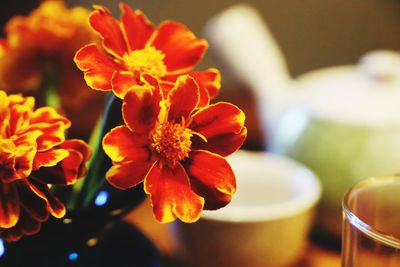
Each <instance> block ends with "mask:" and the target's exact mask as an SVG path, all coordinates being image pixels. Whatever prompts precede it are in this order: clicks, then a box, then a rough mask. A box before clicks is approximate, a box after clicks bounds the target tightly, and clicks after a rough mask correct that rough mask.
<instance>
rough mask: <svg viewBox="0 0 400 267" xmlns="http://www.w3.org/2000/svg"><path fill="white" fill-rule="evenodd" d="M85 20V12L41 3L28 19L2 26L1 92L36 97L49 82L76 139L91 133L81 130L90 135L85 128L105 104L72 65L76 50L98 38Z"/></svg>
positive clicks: (0, 48)
mask: <svg viewBox="0 0 400 267" xmlns="http://www.w3.org/2000/svg"><path fill="white" fill-rule="evenodd" d="M88 16H89V11H88V10H87V9H85V8H82V7H73V8H67V7H66V6H65V4H64V1H60V0H58V1H44V2H43V3H42V4H41V5H40V6H39V7H38V8H37V9H35V10H34V11H32V12H31V13H30V14H29V15H28V16H15V17H13V18H12V19H11V20H10V21H9V22H8V23H7V25H6V27H5V33H6V38H5V39H0V88H2V89H4V90H5V91H7V92H8V93H19V92H24V94H30V95H35V96H39V95H40V94H42V93H43V92H42V91H40V89H45V88H43V87H45V86H46V84H45V83H47V84H49V78H50V79H52V80H51V86H53V87H54V89H56V90H57V93H58V95H59V96H60V102H61V107H62V109H63V111H64V112H65V113H66V114H67V116H68V118H70V119H71V120H72V121H73V127H72V128H71V129H70V134H71V131H72V132H73V133H72V134H73V135H80V136H81V135H88V134H89V133H88V132H84V133H82V131H83V130H82V129H85V130H86V129H87V130H86V131H90V130H91V129H90V127H88V125H89V126H91V124H94V123H92V121H93V122H94V121H95V120H96V119H97V117H98V115H99V114H100V112H101V107H102V101H103V96H101V95H99V94H95V93H94V92H93V91H92V90H89V88H88V87H87V85H86V83H85V81H84V80H83V79H82V72H81V71H80V70H79V69H78V68H76V65H75V63H74V61H73V57H74V55H75V53H76V51H77V50H78V49H79V48H80V47H82V46H83V45H85V44H87V43H88V42H93V41H95V40H97V39H98V37H97V36H96V35H95V33H93V32H92V30H91V29H90V27H89V25H88V24H87V19H88ZM47 86H48V85H47ZM41 97H42V96H41ZM42 98H43V97H42Z"/></svg>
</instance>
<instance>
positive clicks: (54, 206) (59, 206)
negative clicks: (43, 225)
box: [30, 182, 66, 219]
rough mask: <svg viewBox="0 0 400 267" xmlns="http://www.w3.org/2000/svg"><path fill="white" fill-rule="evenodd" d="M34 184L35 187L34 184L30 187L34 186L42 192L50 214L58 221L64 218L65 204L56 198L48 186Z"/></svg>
mask: <svg viewBox="0 0 400 267" xmlns="http://www.w3.org/2000/svg"><path fill="white" fill-rule="evenodd" d="M33 183H34V185H33V184H30V185H31V186H34V187H35V188H36V189H37V190H40V192H42V194H43V195H44V196H45V200H46V204H47V206H46V208H47V210H48V211H49V212H50V214H51V215H53V216H54V217H56V218H58V219H59V218H62V217H64V215H65V213H66V209H65V207H64V204H63V203H62V202H61V201H60V200H59V199H58V198H56V197H55V196H54V194H53V193H52V192H51V191H50V189H49V188H48V187H47V185H46V184H43V183H38V182H33Z"/></svg>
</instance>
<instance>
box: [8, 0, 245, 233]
mask: <svg viewBox="0 0 400 267" xmlns="http://www.w3.org/2000/svg"><path fill="white" fill-rule="evenodd" d="M120 8H121V11H122V14H121V18H120V20H119V21H118V20H117V19H115V18H114V17H113V16H112V15H111V13H110V11H108V10H107V9H106V8H105V7H101V6H95V7H94V11H92V12H91V13H90V14H89V13H88V12H87V11H86V10H85V9H83V8H80V7H77V8H71V9H68V8H66V7H65V6H64V4H63V3H62V2H59V1H48V2H47V1H46V2H43V3H42V4H41V6H40V7H39V8H38V9H37V10H35V11H33V12H32V13H31V14H30V15H28V16H27V17H16V18H13V19H12V20H11V21H10V22H9V24H7V26H6V34H7V36H6V38H5V39H1V40H0V85H1V87H2V89H4V90H6V92H8V93H9V94H7V93H6V92H4V91H0V192H1V194H0V204H1V205H0V233H1V236H2V237H3V238H5V239H6V240H17V239H19V238H20V237H21V236H23V235H30V234H34V233H37V232H38V231H39V229H40V224H41V223H43V222H45V221H46V220H47V219H48V217H49V214H51V215H52V216H54V217H57V218H61V217H63V216H64V215H65V213H66V208H65V207H64V205H63V203H62V202H61V201H60V200H59V199H58V198H57V193H58V192H60V191H58V190H56V189H55V188H56V187H57V186H58V185H71V184H73V183H74V182H75V181H77V179H78V178H79V177H82V176H84V175H85V173H86V167H85V166H86V165H85V164H86V163H87V168H88V171H87V174H86V176H85V177H84V178H83V179H79V181H78V182H77V183H76V184H75V185H74V186H73V187H72V189H71V190H67V191H61V192H63V193H64V194H63V196H64V197H63V199H66V203H65V205H67V208H69V209H71V210H76V209H85V208H88V203H90V201H92V200H93V198H94V197H95V196H96V193H97V192H99V190H100V189H101V188H103V187H104V186H108V185H111V186H113V187H115V188H117V189H118V190H121V191H124V190H127V189H129V188H132V187H136V186H137V185H139V184H143V190H144V192H145V193H146V194H148V195H149V196H150V199H151V204H152V206H153V212H154V215H155V218H156V219H157V220H158V221H160V222H162V223H166V222H171V221H173V220H175V219H176V218H179V219H180V220H182V221H183V222H195V221H197V220H198V219H199V217H200V214H201V211H202V210H203V209H209V210H215V209H219V208H221V207H224V206H225V205H227V204H228V203H229V202H230V201H231V198H232V195H233V194H234V192H235V190H236V182H235V175H234V173H233V171H232V169H231V167H230V166H229V164H228V162H227V161H226V160H225V157H226V156H228V155H230V154H231V153H233V152H235V151H236V150H237V149H239V148H240V146H241V145H242V144H243V142H244V140H245V138H246V134H247V130H246V127H245V126H244V121H245V115H244V113H243V112H242V111H241V110H240V109H239V108H238V107H236V106H235V105H233V104H230V103H227V102H218V103H211V100H212V99H213V98H214V97H215V96H216V95H217V94H218V91H219V90H220V73H219V71H218V70H216V69H212V68H211V69H207V70H200V71H198V70H194V67H195V66H196V65H197V64H198V63H199V61H200V60H201V58H202V57H203V55H204V53H205V50H206V48H207V42H206V40H204V39H200V38H197V37H196V36H195V34H194V33H192V32H191V31H190V30H189V29H188V28H187V27H186V26H184V25H182V24H180V23H177V22H174V21H164V22H162V23H161V24H160V25H159V26H157V27H155V26H154V25H153V24H152V23H151V22H150V21H149V20H148V19H147V18H146V16H145V15H144V14H143V13H142V12H141V11H140V10H134V9H132V8H131V7H129V6H128V5H126V4H124V3H121V4H120ZM55 11H56V12H55ZM54 14H57V16H55V15H54ZM60 14H61V15H60ZM83 18H85V19H83ZM86 18H88V20H89V25H88V26H87V24H86V23H82V21H83V20H86ZM61 44H62V45H61ZM75 52H76V53H75ZM72 60H74V62H75V64H76V66H77V68H76V67H74V68H71V65H70V64H71V63H72V62H73V61H72ZM72 64H73V63H72ZM79 70H80V71H79ZM76 72H78V73H79V75H81V76H79V77H77V76H76ZM82 73H83V75H82ZM54 77H56V79H55V78H54ZM49 81H50V82H49ZM84 82H86V84H87V86H86V84H84ZM82 83H83V84H82ZM88 87H90V88H92V89H94V90H91V89H89V88H88ZM19 90H20V91H19ZM96 91H104V92H96ZM17 92H22V93H24V94H26V95H28V94H31V95H33V96H35V97H36V98H37V99H39V100H40V101H39V105H44V107H40V108H38V109H36V110H35V109H34V101H35V99H34V97H33V96H26V97H24V96H22V95H21V94H15V93H17ZM106 92H108V99H107V101H106V105H105V110H104V113H103V115H102V116H101V120H99V122H98V123H97V126H96V127H94V124H95V119H94V116H98V115H99V110H100V109H99V107H102V106H103V105H102V104H101V102H102V100H103V99H104V98H105V94H106ZM72 98H73V100H72ZM89 103H90V104H89ZM46 105H52V106H53V107H54V108H50V107H46ZM86 108H88V111H87V110H86ZM56 110H57V111H56ZM60 114H65V115H66V116H68V117H69V116H71V120H72V127H73V125H74V123H75V122H77V124H79V125H81V126H82V125H84V124H85V123H86V122H87V126H89V127H88V128H89V129H90V131H93V134H92V136H91V139H90V146H91V148H92V154H93V156H92V158H91V159H90V160H89V155H90V152H89V146H88V145H87V144H86V143H85V142H84V141H82V140H78V139H67V138H66V137H65V133H66V130H67V129H68V128H70V127H71V121H70V120H69V119H67V118H66V117H65V116H63V115H60ZM76 114H79V116H78V117H77V118H75V116H74V115H76ZM82 122H83V123H82ZM77 129H79V127H78V128H77ZM67 134H68V136H69V137H72V138H74V137H75V136H79V134H80V133H78V132H77V131H70V132H68V133H67ZM79 137H82V138H84V139H85V138H86V140H87V132H85V133H83V134H81V136H79ZM50 185H57V186H50ZM69 188H71V187H69ZM128 191H129V190H128ZM65 192H67V193H68V194H67V195H68V197H67V198H65ZM121 205H124V204H121Z"/></svg>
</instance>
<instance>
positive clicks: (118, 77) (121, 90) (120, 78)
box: [111, 71, 137, 99]
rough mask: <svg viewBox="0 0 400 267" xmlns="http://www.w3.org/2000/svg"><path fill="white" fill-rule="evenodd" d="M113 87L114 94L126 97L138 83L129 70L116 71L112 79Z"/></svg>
mask: <svg viewBox="0 0 400 267" xmlns="http://www.w3.org/2000/svg"><path fill="white" fill-rule="evenodd" d="M111 84H112V89H113V92H114V94H115V95H116V96H117V97H119V98H121V99H124V96H125V94H126V93H127V92H128V91H129V90H130V89H132V87H133V86H134V85H137V82H136V77H135V75H134V74H133V73H132V72H129V71H116V72H115V73H114V75H113V77H112V79H111Z"/></svg>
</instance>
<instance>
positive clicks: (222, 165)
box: [184, 151, 236, 210]
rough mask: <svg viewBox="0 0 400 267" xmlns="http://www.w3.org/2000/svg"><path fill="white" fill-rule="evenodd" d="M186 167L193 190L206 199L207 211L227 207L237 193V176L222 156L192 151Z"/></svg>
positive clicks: (205, 206)
mask: <svg viewBox="0 0 400 267" xmlns="http://www.w3.org/2000/svg"><path fill="white" fill-rule="evenodd" d="M184 167H185V169H186V171H187V173H188V175H189V177H190V183H191V185H192V189H193V190H194V191H195V192H196V193H197V194H198V195H200V196H202V197H204V199H205V205H204V208H205V209H209V210H215V209H219V208H222V207H224V206H226V205H227V204H228V203H229V202H230V201H231V198H232V195H233V194H234V193H235V191H236V180H235V175H234V173H233V171H232V169H231V167H230V166H229V164H228V162H227V161H226V160H225V159H224V158H223V157H221V156H219V155H217V154H213V153H210V152H207V151H192V152H191V153H190V155H189V159H188V160H187V161H185V164H184Z"/></svg>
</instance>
